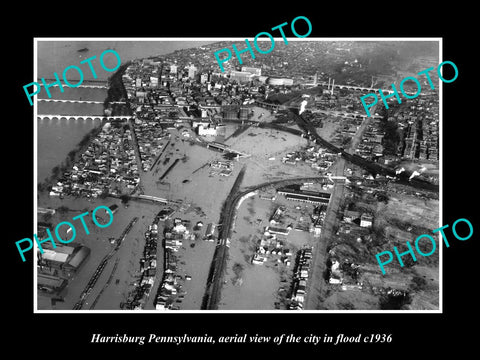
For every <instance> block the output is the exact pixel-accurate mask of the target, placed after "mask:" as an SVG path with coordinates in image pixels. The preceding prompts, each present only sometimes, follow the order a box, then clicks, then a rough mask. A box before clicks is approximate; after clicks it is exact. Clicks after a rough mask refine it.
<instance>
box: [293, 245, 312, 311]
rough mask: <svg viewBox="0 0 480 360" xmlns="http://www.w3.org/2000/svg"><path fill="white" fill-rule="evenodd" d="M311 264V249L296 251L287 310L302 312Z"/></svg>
mask: <svg viewBox="0 0 480 360" xmlns="http://www.w3.org/2000/svg"><path fill="white" fill-rule="evenodd" d="M311 262H312V248H311V247H306V248H303V249H301V250H299V251H298V253H297V259H296V263H295V268H294V271H293V273H294V276H293V281H292V296H291V301H290V304H289V310H303V303H304V302H305V296H306V294H307V290H306V287H307V280H308V276H309V271H310V265H311Z"/></svg>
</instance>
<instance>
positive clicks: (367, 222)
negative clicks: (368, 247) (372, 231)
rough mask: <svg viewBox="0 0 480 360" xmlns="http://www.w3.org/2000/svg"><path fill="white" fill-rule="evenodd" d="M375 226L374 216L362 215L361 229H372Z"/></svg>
mask: <svg viewBox="0 0 480 360" xmlns="http://www.w3.org/2000/svg"><path fill="white" fill-rule="evenodd" d="M372 224H373V216H372V215H369V214H362V216H361V217H360V226H361V227H366V228H369V227H372Z"/></svg>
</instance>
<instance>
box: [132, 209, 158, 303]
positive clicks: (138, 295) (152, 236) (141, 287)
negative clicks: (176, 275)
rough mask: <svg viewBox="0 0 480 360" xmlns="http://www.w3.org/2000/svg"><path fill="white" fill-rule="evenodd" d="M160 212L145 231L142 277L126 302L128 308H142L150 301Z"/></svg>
mask: <svg viewBox="0 0 480 360" xmlns="http://www.w3.org/2000/svg"><path fill="white" fill-rule="evenodd" d="M159 221H160V214H158V215H157V216H156V217H155V219H154V221H153V223H152V224H151V225H149V226H148V230H147V231H146V232H145V247H144V248H143V255H142V257H141V259H140V278H139V280H138V283H137V285H136V286H135V289H134V290H133V291H132V292H131V293H130V296H129V300H128V301H127V303H126V305H125V306H126V308H127V309H133V310H142V309H143V308H144V306H145V304H146V303H147V301H148V298H149V296H150V292H151V290H152V287H153V284H154V283H155V277H156V275H157V243H158V222H159Z"/></svg>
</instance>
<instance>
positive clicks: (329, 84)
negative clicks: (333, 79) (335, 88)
mask: <svg viewBox="0 0 480 360" xmlns="http://www.w3.org/2000/svg"><path fill="white" fill-rule="evenodd" d="M328 90H330V78H328Z"/></svg>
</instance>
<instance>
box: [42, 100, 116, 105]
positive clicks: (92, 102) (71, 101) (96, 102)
mask: <svg viewBox="0 0 480 360" xmlns="http://www.w3.org/2000/svg"><path fill="white" fill-rule="evenodd" d="M37 101H43V102H62V103H78V104H103V103H104V101H96V100H76V99H37ZM110 104H126V102H125V101H112V102H110Z"/></svg>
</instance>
